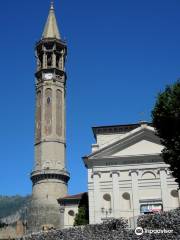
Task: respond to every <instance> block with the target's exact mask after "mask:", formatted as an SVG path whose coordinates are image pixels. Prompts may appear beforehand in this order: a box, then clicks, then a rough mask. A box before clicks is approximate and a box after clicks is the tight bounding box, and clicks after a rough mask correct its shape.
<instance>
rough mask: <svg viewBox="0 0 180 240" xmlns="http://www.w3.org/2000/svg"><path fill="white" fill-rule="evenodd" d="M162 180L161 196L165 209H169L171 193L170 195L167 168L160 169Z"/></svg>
mask: <svg viewBox="0 0 180 240" xmlns="http://www.w3.org/2000/svg"><path fill="white" fill-rule="evenodd" d="M159 175H160V182H161V198H162V203H163V210H164V211H168V210H169V197H168V196H169V195H168V186H167V169H160V170H159Z"/></svg>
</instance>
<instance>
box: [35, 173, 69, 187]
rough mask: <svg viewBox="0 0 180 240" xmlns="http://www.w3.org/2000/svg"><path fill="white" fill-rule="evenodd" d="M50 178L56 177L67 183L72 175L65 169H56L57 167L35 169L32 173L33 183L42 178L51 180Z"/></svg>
mask: <svg viewBox="0 0 180 240" xmlns="http://www.w3.org/2000/svg"><path fill="white" fill-rule="evenodd" d="M49 179H56V180H60V181H63V182H65V183H67V182H68V181H69V179H70V175H69V173H68V172H66V171H63V170H55V169H44V170H38V171H33V172H32V173H31V181H32V182H33V185H34V184H36V183H38V182H40V181H42V180H49Z"/></svg>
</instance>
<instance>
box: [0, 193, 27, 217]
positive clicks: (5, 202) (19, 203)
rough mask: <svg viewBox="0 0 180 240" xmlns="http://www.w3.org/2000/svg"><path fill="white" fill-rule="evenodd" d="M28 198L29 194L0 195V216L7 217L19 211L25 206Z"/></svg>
mask: <svg viewBox="0 0 180 240" xmlns="http://www.w3.org/2000/svg"><path fill="white" fill-rule="evenodd" d="M29 200H30V196H26V197H21V196H18V195H17V196H12V197H9V196H0V218H4V217H7V216H9V215H12V214H14V213H16V212H17V211H19V210H20V209H21V208H22V207H24V206H26V205H27V203H28V202H29Z"/></svg>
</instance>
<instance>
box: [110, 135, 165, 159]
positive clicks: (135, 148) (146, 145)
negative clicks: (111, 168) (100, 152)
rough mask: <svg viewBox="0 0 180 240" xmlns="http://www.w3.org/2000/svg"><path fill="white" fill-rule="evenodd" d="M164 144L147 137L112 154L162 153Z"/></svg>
mask: <svg viewBox="0 0 180 240" xmlns="http://www.w3.org/2000/svg"><path fill="white" fill-rule="evenodd" d="M162 149H163V146H162V145H160V144H157V143H154V142H151V141H149V140H146V139H142V140H140V141H139V142H136V143H134V144H132V145H130V146H127V147H126V148H124V149H120V150H119V151H117V152H115V153H114V154H113V155H112V156H114V157H115V156H128V155H130V156H133V155H147V154H148V155H150V154H158V153H159V154H160V153H161V151H162Z"/></svg>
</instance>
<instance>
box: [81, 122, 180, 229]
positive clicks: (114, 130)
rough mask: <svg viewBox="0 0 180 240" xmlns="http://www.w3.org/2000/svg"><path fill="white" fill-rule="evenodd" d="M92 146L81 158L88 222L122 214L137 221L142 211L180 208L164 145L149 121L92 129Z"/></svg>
mask: <svg viewBox="0 0 180 240" xmlns="http://www.w3.org/2000/svg"><path fill="white" fill-rule="evenodd" d="M93 132H94V137H95V139H96V144H93V145H92V153H91V154H90V155H88V156H85V157H83V160H84V164H85V166H86V167H87V169H88V195H89V216H90V219H89V220H90V224H94V223H100V222H102V221H104V220H105V219H111V218H119V217H124V218H126V219H128V222H129V225H130V226H131V227H134V226H135V225H136V220H137V217H138V216H139V215H140V214H148V213H153V212H157V211H168V210H171V209H174V208H177V207H179V206H180V194H179V192H178V190H177V188H178V187H177V184H176V182H175V181H174V179H173V177H172V175H171V173H170V171H169V169H168V165H167V164H165V163H164V162H163V159H162V158H161V156H160V154H161V151H162V149H163V146H162V145H161V143H160V140H159V138H158V137H157V136H156V134H155V130H154V128H153V127H152V126H151V124H149V123H146V122H141V123H139V124H130V125H116V126H103V127H94V128H93Z"/></svg>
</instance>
